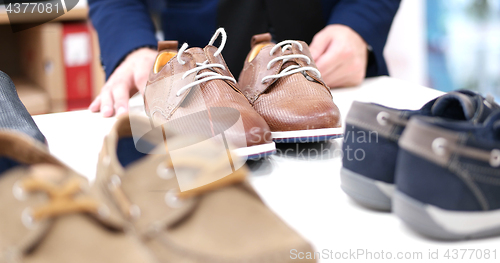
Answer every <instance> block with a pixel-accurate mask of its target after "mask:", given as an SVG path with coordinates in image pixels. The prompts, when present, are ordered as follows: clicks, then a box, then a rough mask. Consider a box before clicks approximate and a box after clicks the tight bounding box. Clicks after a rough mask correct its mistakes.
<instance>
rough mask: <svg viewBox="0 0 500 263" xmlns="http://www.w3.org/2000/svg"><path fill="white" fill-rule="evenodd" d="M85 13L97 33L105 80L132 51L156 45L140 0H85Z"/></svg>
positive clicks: (151, 26) (153, 28) (153, 33)
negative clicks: (86, 8)
mask: <svg viewBox="0 0 500 263" xmlns="http://www.w3.org/2000/svg"><path fill="white" fill-rule="evenodd" d="M88 3H89V9H90V11H89V16H90V19H91V20H92V24H93V25H94V27H95V29H96V30H97V34H98V35H99V46H100V48H101V60H102V64H103V66H104V71H105V72H106V79H107V78H109V76H110V75H111V73H113V71H114V70H115V69H116V67H117V66H118V65H119V64H120V63H121V61H122V60H123V59H124V58H125V57H126V56H127V55H128V54H129V53H130V52H131V51H133V50H135V49H137V48H139V47H144V46H151V47H156V45H157V41H156V37H155V27H154V25H153V22H152V20H151V17H150V15H149V12H148V8H147V6H146V2H145V1H144V0H88Z"/></svg>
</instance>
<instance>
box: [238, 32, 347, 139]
mask: <svg viewBox="0 0 500 263" xmlns="http://www.w3.org/2000/svg"><path fill="white" fill-rule="evenodd" d="M251 47H252V49H251V51H250V53H249V54H248V56H247V59H246V60H245V66H244V67H243V70H242V71H241V74H240V78H239V81H238V83H239V84H240V88H241V91H242V92H243V94H244V95H245V96H246V97H247V99H248V100H249V101H250V103H251V104H252V105H253V107H254V109H255V110H256V111H257V112H258V113H259V114H260V115H261V116H262V117H263V118H264V119H265V120H266V122H267V124H268V125H269V127H270V128H271V131H272V137H273V140H274V141H275V142H318V141H326V140H328V139H332V138H337V137H340V136H342V132H343V131H342V128H341V120H340V112H339V109H338V108H337V106H336V105H335V103H333V100H332V95H331V93H330V89H329V88H328V87H327V86H326V84H325V83H324V82H323V80H322V79H321V74H320V72H319V71H318V70H317V68H316V65H315V64H314V61H313V59H312V56H311V53H310V52H309V47H308V46H307V44H306V43H305V42H303V41H293V40H287V41H283V42H280V43H278V44H274V43H272V42H271V34H269V33H266V34H260V35H255V36H254V37H253V38H252V41H251Z"/></svg>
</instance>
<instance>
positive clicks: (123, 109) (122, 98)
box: [111, 83, 131, 116]
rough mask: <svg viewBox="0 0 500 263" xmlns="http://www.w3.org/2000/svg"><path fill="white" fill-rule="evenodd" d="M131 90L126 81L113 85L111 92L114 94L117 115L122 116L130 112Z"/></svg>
mask: <svg viewBox="0 0 500 263" xmlns="http://www.w3.org/2000/svg"><path fill="white" fill-rule="evenodd" d="M130 90H131V88H130V87H127V86H126V85H125V84H124V83H119V84H117V85H116V86H115V87H113V89H112V91H111V94H112V95H113V101H114V109H115V111H116V116H120V115H122V114H125V113H127V112H128V100H129V98H130Z"/></svg>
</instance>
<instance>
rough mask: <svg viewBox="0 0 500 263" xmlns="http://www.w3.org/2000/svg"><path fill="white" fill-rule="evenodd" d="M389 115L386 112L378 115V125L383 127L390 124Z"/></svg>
mask: <svg viewBox="0 0 500 263" xmlns="http://www.w3.org/2000/svg"><path fill="white" fill-rule="evenodd" d="M389 117H390V115H389V113H387V112H385V111H381V112H379V113H378V114H377V122H378V124H380V125H382V126H386V125H387V124H388V123H389V121H388V120H389Z"/></svg>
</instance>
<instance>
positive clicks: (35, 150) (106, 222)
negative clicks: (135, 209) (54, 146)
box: [0, 131, 157, 263]
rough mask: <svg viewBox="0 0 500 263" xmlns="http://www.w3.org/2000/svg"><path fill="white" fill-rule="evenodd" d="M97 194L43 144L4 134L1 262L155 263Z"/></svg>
mask: <svg viewBox="0 0 500 263" xmlns="http://www.w3.org/2000/svg"><path fill="white" fill-rule="evenodd" d="M95 190H96V189H90V187H89V185H88V183H87V180H86V179H85V178H83V177H81V176H79V175H77V174H76V173H75V172H74V171H72V170H70V169H69V168H68V167H66V166H64V165H63V164H62V163H61V162H59V161H58V160H57V159H55V158H54V157H52V156H51V155H50V154H49V153H48V152H47V150H46V147H45V146H44V145H43V144H42V143H40V142H38V141H35V140H34V139H32V138H31V137H28V136H26V135H24V134H21V133H19V132H16V133H14V132H10V131H2V132H0V214H1V216H0V262H6V263H10V262H12V263H14V262H16V263H21V262H30V263H47V262H53V263H58V262H60V263H66V262H74V263H88V262H115V263H124V262H126V263H137V262H146V263H148V262H149V263H154V262H157V261H156V260H154V257H153V256H152V255H151V253H150V252H149V250H148V249H147V248H146V247H145V246H144V245H143V244H141V242H140V241H139V239H138V238H137V237H136V236H134V235H133V234H132V233H130V232H127V231H126V222H125V221H123V220H121V219H120V218H119V217H118V216H117V215H118V212H117V210H116V209H114V207H113V206H111V203H107V202H106V200H107V199H105V198H103V196H102V194H101V192H99V191H95Z"/></svg>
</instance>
